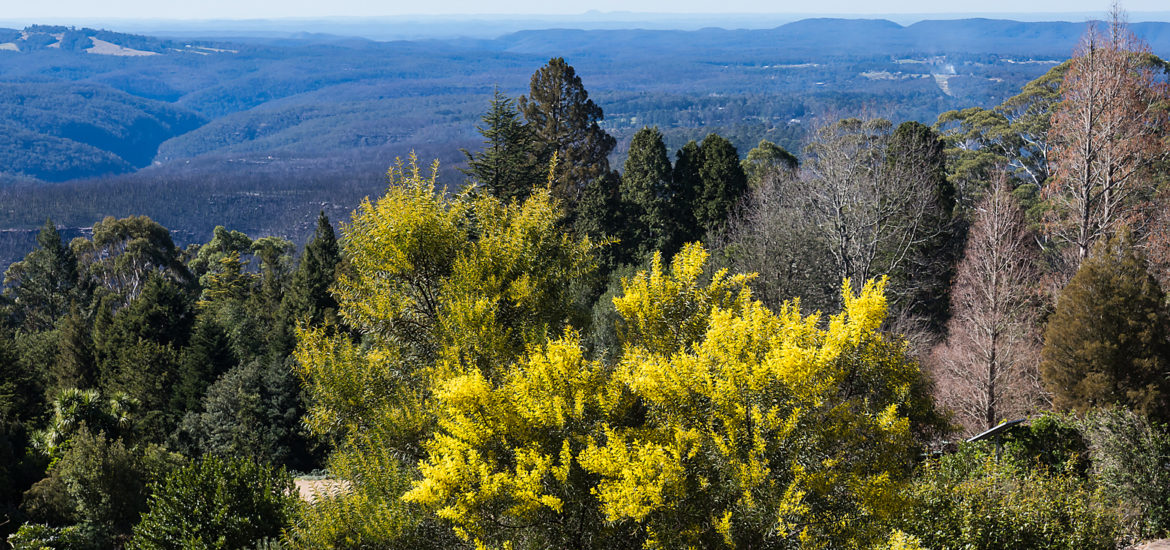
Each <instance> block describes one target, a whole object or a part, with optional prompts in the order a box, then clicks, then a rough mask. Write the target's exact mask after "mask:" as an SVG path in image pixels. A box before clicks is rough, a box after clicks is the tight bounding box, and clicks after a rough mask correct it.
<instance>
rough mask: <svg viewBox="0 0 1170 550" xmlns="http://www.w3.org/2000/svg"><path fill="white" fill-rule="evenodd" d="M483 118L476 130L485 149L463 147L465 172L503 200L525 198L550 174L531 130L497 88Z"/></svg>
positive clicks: (475, 181)
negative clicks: (465, 158)
mask: <svg viewBox="0 0 1170 550" xmlns="http://www.w3.org/2000/svg"><path fill="white" fill-rule="evenodd" d="M482 120H483V125H481V126H477V127H476V129H477V130H479V133H480V134H481V135H482V136H483V137H484V142H483V149H482V150H481V151H480V152H479V153H474V154H473V153H471V152H468V151H467V150H466V149H464V150H463V154H464V155H465V156H466V157H467V166H468V168H467V169H466V170H464V171H463V173H464V174H467V175H468V176H469V177H470V178H471V180H472V182H473V183H474V184H476V185H481V186H483V187H484V188H486V189H487V190H488V192H490V193H491V194H492V195H495V196H496V197H498V198H499V199H501V200H504V201H511V200H516V201H523V200H524V199H525V198H527V197H528V195H529V193H531V192H532V188H533V187H535V186H538V185H543V184H544V182H545V180H546V179H547V175H548V167H547V166H545V165H541V164H540V162H539V158H538V155H537V153H538V151H537V150H536V147H535V144H534V141H533V136H532V133H531V132H530V131H529V130H528V127H527V126H525V125H524V121H523V120H522V119H521V118H520V112H519V111H517V110H516V107H515V105H514V104H513V102H512V100H511V99H509V98H508V97H507V96H505V95H504V94H503V93H502V92H500V90H498V89H497V90H496V91H495V95H494V96H493V97H492V102H491V107H490V108H489V109H488V112H487V113H486V114H484V115H483V119H482Z"/></svg>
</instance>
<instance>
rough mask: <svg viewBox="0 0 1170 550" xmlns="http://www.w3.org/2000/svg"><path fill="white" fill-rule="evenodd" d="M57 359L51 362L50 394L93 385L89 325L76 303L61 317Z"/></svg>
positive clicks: (93, 360) (94, 369) (94, 362)
mask: <svg viewBox="0 0 1170 550" xmlns="http://www.w3.org/2000/svg"><path fill="white" fill-rule="evenodd" d="M57 338H58V340H57V361H56V363H54V365H53V371H52V379H53V380H52V384H53V387H52V389H51V391H50V393H51V394H54V395H55V394H56V393H57V392H58V391H60V390H64V389H67V388H79V389H90V388H95V387H97V381H98V375H97V359H96V357H95V356H94V349H93V324H92V322H91V320H90V317H89V316H87V315H86V314H85V312H84V311H83V310H82V309H81V308H80V307H78V306H76V305H75V306H73V307H72V308H70V310H69V314H68V315H66V316H65V318H64V319H62V320H61V328H60V333H59V335H58V337H57Z"/></svg>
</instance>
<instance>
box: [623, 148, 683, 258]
mask: <svg viewBox="0 0 1170 550" xmlns="http://www.w3.org/2000/svg"><path fill="white" fill-rule="evenodd" d="M670 171H671V167H670V159H669V158H668V157H667V156H666V144H665V143H664V142H663V140H662V132H659V131H658V128H642V129H641V130H639V131H638V132H637V133H636V134H634V137H633V139H632V140H631V141H630V154H629V156H628V157H627V158H626V164H625V172H624V173H623V174H622V186H621V191H622V203H623V207H624V208H625V209H626V212H627V214H626V222H627V224H628V226H627V231H626V239H627V240H628V242H625V243H623V247H624V248H625V249H626V250H629V251H630V253H631V255H632V256H633V257H634V258H647V257H649V255H650V254H652V253H653V252H654V251H656V250H661V249H663V248H665V247H666V245H667V244H668V242H669V241H670V240H671V238H672V235H671V234H670V233H671V230H672V229H673V227H672V225H673V224H672V220H671V212H670V209H671V204H670V203H671V196H670Z"/></svg>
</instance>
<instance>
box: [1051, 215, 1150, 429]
mask: <svg viewBox="0 0 1170 550" xmlns="http://www.w3.org/2000/svg"><path fill="white" fill-rule="evenodd" d="M1165 298H1166V297H1165V294H1163V292H1162V289H1161V288H1159V286H1158V283H1157V281H1156V280H1154V278H1153V276H1151V275H1150V273H1149V271H1147V269H1146V265H1145V258H1144V257H1142V255H1141V253H1140V252H1139V251H1138V250H1136V249H1135V248H1134V245H1133V242H1132V238H1131V237H1130V236H1128V235H1121V236H1119V237H1114V238H1111V239H1109V240H1108V241H1103V242H1101V243H1100V244H1098V245H1097V246H1095V247H1094V251H1093V254H1092V255H1090V256H1089V258H1088V259H1086V260H1085V261H1084V262H1083V263H1082V264H1081V268H1080V269H1079V270H1078V271H1077V273H1076V275H1074V276H1073V278H1072V280H1070V281H1069V283H1068V286H1066V287H1065V289H1064V291H1063V292H1062V293H1061V294H1060V298H1059V300H1058V301H1057V304H1056V311H1055V312H1054V313H1053V314H1052V317H1051V318H1050V319H1049V321H1048V327H1047V329H1046V331H1045V335H1044V348H1043V350H1042V351H1041V357H1042V362H1041V363H1040V371H1041V374H1042V375H1043V377H1044V382H1045V384H1046V385H1047V386H1048V390H1049V391H1051V392H1052V397H1053V404H1054V405H1056V406H1057V407H1059V408H1062V409H1074V410H1077V411H1084V410H1086V409H1089V408H1092V407H1098V406H1109V405H1121V406H1124V407H1128V408H1131V409H1134V410H1136V411H1138V412H1142V413H1145V414H1147V415H1150V416H1152V417H1155V418H1157V419H1160V420H1167V419H1170V386H1168V384H1170V363H1168V360H1170V347H1168V343H1167V327H1170V315H1167V311H1166V302H1165Z"/></svg>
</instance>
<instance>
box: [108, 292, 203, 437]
mask: <svg viewBox="0 0 1170 550" xmlns="http://www.w3.org/2000/svg"><path fill="white" fill-rule="evenodd" d="M193 321H194V315H192V312H191V299H190V296H188V295H187V294H186V293H185V292H184V290H183V288H181V287H179V286H178V285H177V284H176V283H174V282H172V281H170V280H169V279H165V278H163V277H162V276H161V275H158V274H152V275H151V276H150V278H149V279H148V280H147V282H146V284H145V285H143V287H142V291H141V293H140V294H139V296H138V297H137V298H135V299H134V300H133V301H132V302H130V305H129V306H127V307H125V308H123V309H121V310H119V311H118V312H117V313H115V314H114V315H113V317H112V319H111V320H110V321H109V325H108V326H105V327H100V328H99V326H98V324H97V323H95V327H94V332H95V334H96V335H97V336H96V337H95V338H94V347H95V349H96V351H97V357H98V371H99V381H100V385H101V387H102V389H103V391H104V392H105V393H107V394H109V393H113V392H123V393H125V394H127V395H128V396H130V397H131V398H132V399H134V400H137V401H138V402H139V403H140V404H141V407H142V411H143V412H142V415H141V423H140V426H141V429H142V431H143V433H144V434H145V435H146V436H147V437H148V438H150V440H153V441H161V439H162V438H163V437H164V436H165V435H166V434H168V433H170V431H171V429H172V427H173V426H172V425H173V423H174V422H175V421H176V420H177V417H178V414H179V413H180V412H181V411H177V410H174V409H172V408H171V406H172V403H173V396H174V392H175V389H176V388H175V384H176V383H177V382H178V380H177V374H178V370H179V369H178V363H179V350H180V349H181V348H182V347H184V346H185V345H186V344H187V340H188V338H189V337H190V333H191V325H192V323H193ZM103 323H104V321H103Z"/></svg>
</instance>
